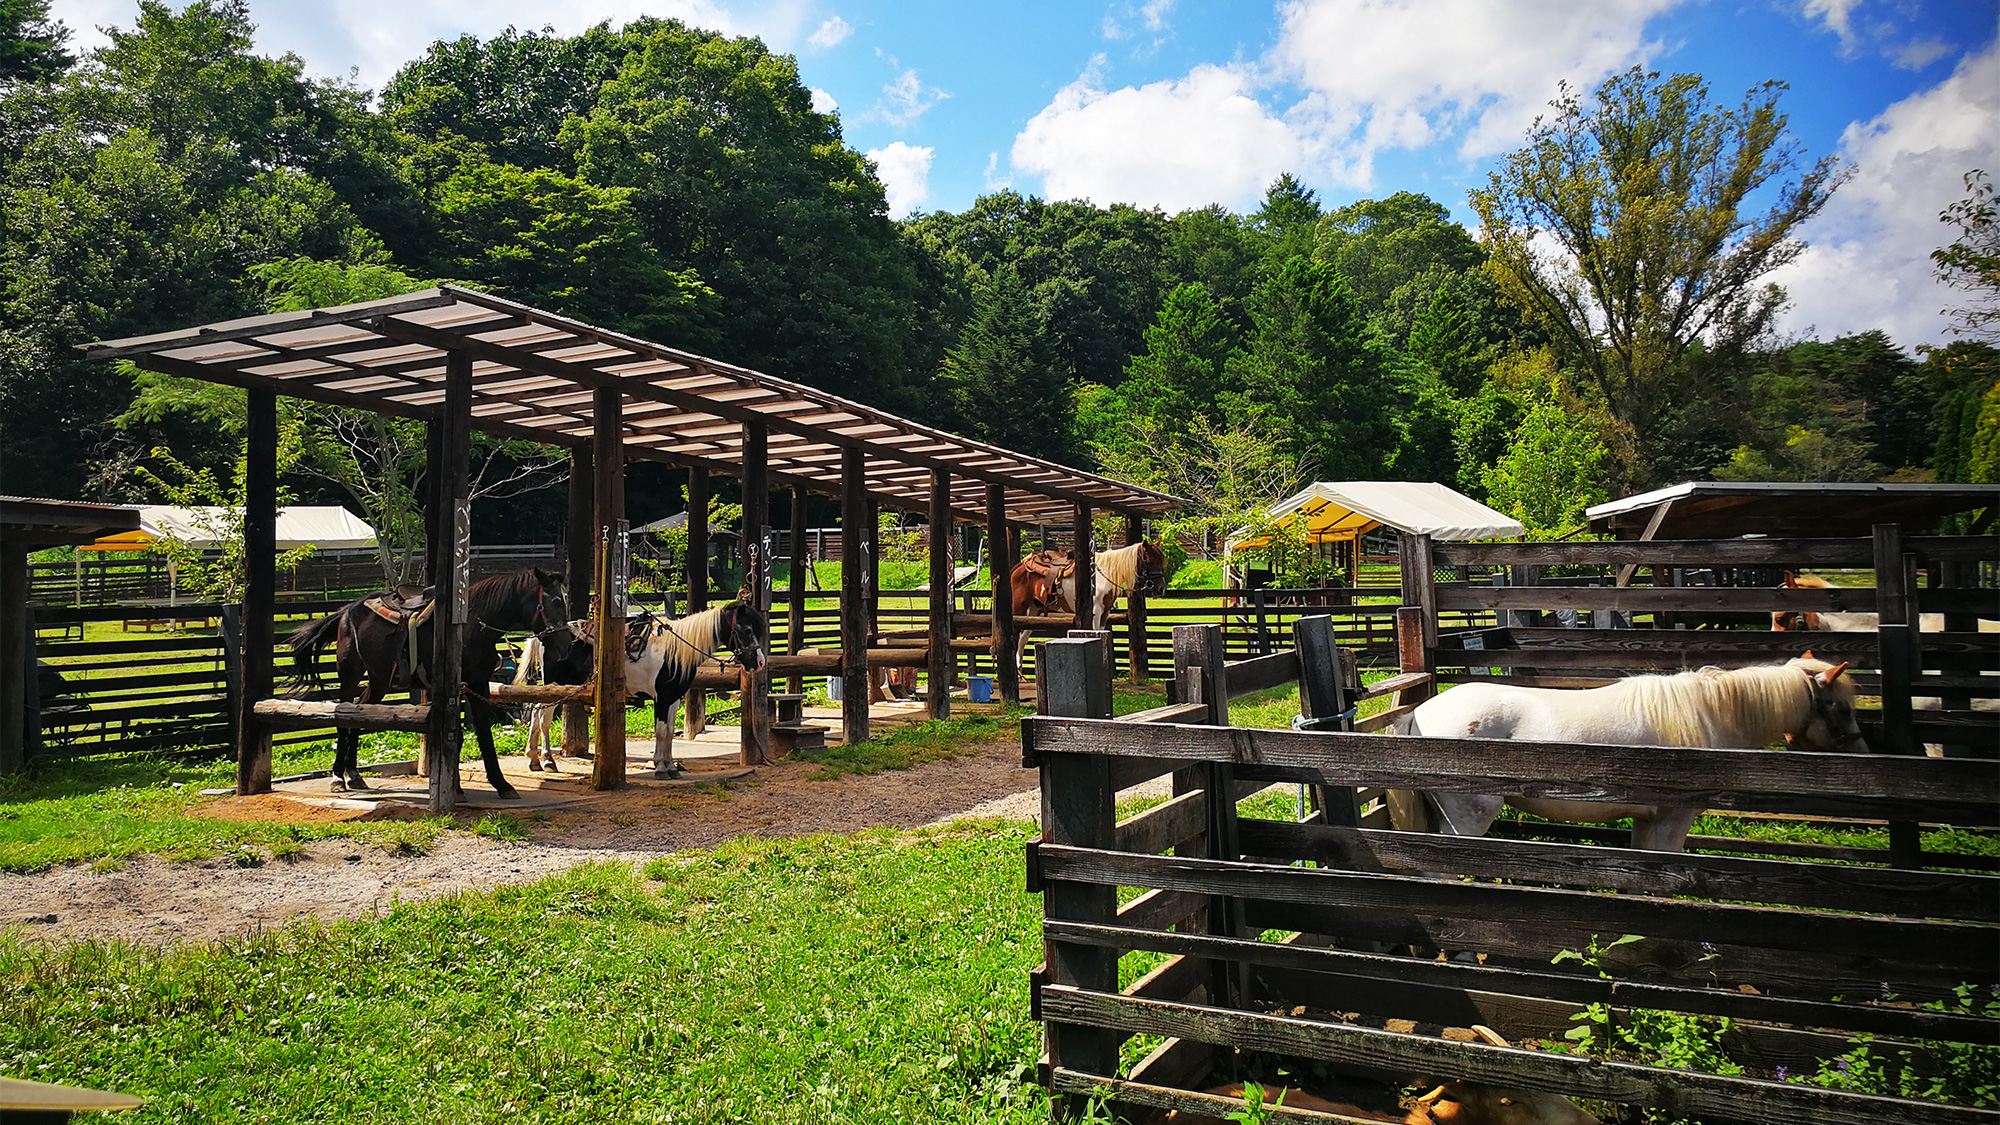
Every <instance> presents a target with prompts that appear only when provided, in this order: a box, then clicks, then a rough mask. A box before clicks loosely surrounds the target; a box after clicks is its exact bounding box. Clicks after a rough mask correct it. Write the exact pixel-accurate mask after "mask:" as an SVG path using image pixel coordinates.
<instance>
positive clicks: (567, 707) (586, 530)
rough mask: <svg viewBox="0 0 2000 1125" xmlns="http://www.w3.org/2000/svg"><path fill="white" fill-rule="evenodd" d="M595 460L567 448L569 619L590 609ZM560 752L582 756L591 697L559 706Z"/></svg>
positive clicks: (587, 452)
mask: <svg viewBox="0 0 2000 1125" xmlns="http://www.w3.org/2000/svg"><path fill="white" fill-rule="evenodd" d="M595 464H596V461H595V459H594V457H593V456H592V451H591V449H590V447H589V446H587V445H575V446H571V447H570V450H569V489H568V496H567V500H568V511H567V514H566V516H565V518H564V522H563V574H564V578H565V586H566V590H565V594H566V602H567V604H568V606H569V613H570V616H571V617H572V618H582V617H583V616H585V615H586V614H588V613H589V612H590V591H591V590H592V589H593V587H592V585H591V580H592V577H593V575H592V571H593V570H595V566H594V565H593V564H594V563H595V561H596V557H597V556H596V551H595V549H594V548H595V545H596V535H595V531H596V522H597V521H596V520H595V519H594V518H593V516H594V507H593V505H594V504H595V503H596V480H597V472H596V469H595ZM562 745H563V753H564V754H567V755H569V756H570V757H572V758H581V757H583V756H584V754H585V753H586V752H587V751H588V750H589V749H590V697H589V696H585V697H583V698H581V699H576V700H572V701H570V702H567V703H564V704H563V705H562Z"/></svg>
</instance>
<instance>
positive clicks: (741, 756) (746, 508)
mask: <svg viewBox="0 0 2000 1125" xmlns="http://www.w3.org/2000/svg"><path fill="white" fill-rule="evenodd" d="M770 474H771V457H770V430H769V428H768V424H767V423H764V422H745V423H743V585H744V589H745V590H747V591H749V594H750V602H751V604H752V605H755V606H756V607H757V609H758V612H760V613H768V612H769V611H770V609H771V558H770V555H771V534H770V525H771V488H770V480H771V475H770ZM765 633H766V635H765V636H764V637H763V644H764V649H765V651H766V652H768V651H770V647H771V638H770V636H769V630H768V629H767V630H766V631H765ZM738 683H739V685H740V689H741V695H740V698H741V700H742V708H741V710H740V711H739V712H738V714H739V716H740V718H739V719H738V722H739V723H740V724H741V725H740V726H739V727H738V728H737V730H738V731H739V732H740V734H739V736H738V740H737V743H738V750H737V761H738V762H739V763H740V764H742V765H746V766H755V765H761V764H763V763H764V762H765V761H768V760H769V759H770V756H771V712H770V706H771V698H770V697H771V670H770V668H769V667H765V668H759V669H758V670H757V671H755V672H752V671H750V670H749V669H747V668H746V669H744V670H743V671H742V672H741V673H740V679H739V681H738Z"/></svg>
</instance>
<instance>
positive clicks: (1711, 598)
mask: <svg viewBox="0 0 2000 1125" xmlns="http://www.w3.org/2000/svg"><path fill="white" fill-rule="evenodd" d="M1437 606H1438V608H1439V609H1440V610H1498V609H1580V610H1581V609H1590V610H1597V609H1606V610H1624V611H1626V612H1630V613H1659V612H1663V611H1668V610H1680V611H1693V612H1699V611H1711V612H1733V613H1769V612H1774V611H1779V610H1811V611H1813V612H1816V613H1825V612H1829V611H1853V612H1870V611H1872V610H1873V609H1874V608H1875V592H1874V591H1873V590H1869V589H1864V588H1859V587H1845V586H1835V587H1832V588H1829V589H1816V588H1812V589H1784V588H1778V587H1773V588H1770V589H1763V588H1747V589H1745V588H1738V587H1732V586H1678V587H1645V586H1639V587H1632V586H1627V587H1623V588H1620V587H1613V586H1481V585H1467V584H1465V583H1458V582H1448V583H1440V584H1438V586H1437Z"/></svg>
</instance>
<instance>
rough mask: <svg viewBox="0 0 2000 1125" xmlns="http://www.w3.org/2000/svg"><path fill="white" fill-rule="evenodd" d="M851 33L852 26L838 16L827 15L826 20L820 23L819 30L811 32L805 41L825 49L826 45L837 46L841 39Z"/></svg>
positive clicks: (852, 30) (852, 31)
mask: <svg viewBox="0 0 2000 1125" xmlns="http://www.w3.org/2000/svg"><path fill="white" fill-rule="evenodd" d="M852 34H854V27H853V26H852V25H851V24H849V23H848V22H847V21H846V20H844V19H841V18H840V17H839V16H829V17H828V18H827V21H826V22H825V23H822V24H820V25H819V30H818V31H815V32H813V33H812V35H811V37H809V38H808V39H807V40H806V42H808V43H810V44H812V45H813V46H815V47H818V48H819V49H821V50H825V49H826V48H828V47H834V46H838V45H839V44H840V41H841V40H843V39H846V38H847V37H848V36H850V35H852Z"/></svg>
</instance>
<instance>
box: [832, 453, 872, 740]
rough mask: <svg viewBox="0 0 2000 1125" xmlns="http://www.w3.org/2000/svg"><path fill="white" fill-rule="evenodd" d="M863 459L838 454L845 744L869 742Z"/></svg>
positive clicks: (867, 572) (867, 561)
mask: <svg viewBox="0 0 2000 1125" xmlns="http://www.w3.org/2000/svg"><path fill="white" fill-rule="evenodd" d="M867 467H868V463H867V455H866V454H865V453H863V452H862V451H861V450H859V449H857V448H855V447H854V446H848V447H846V448H845V449H843V450H841V453H840V680H841V686H840V690H841V697H840V725H841V737H842V738H843V739H845V740H846V743H847V745H849V746H853V745H855V744H856V743H860V742H866V741H867V740H868V602H869V597H868V586H869V581H870V578H871V577H872V575H873V574H874V565H873V560H871V559H870V558H869V555H870V554H871V553H872V552H871V550H870V546H871V544H870V542H869V540H870V538H871V537H870V536H869V535H868V534H867V522H868V515H869V504H868V481H867V477H866V472H867Z"/></svg>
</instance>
